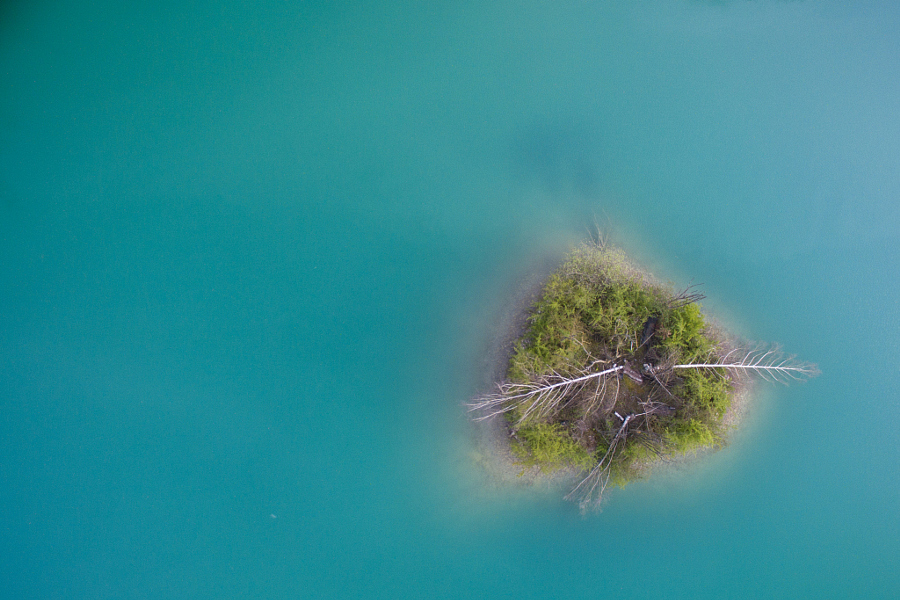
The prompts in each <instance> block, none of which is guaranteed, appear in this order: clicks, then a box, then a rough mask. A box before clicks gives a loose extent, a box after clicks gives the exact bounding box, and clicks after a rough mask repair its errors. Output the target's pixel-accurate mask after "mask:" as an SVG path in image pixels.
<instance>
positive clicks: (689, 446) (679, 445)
mask: <svg viewBox="0 0 900 600" xmlns="http://www.w3.org/2000/svg"><path fill="white" fill-rule="evenodd" d="M664 437H665V438H666V441H667V442H668V443H669V444H671V445H672V446H673V447H674V448H675V450H677V451H678V452H681V453H684V452H690V451H693V450H697V449H699V448H708V447H713V446H718V445H720V444H721V440H720V439H719V437H718V436H717V435H716V434H715V433H713V431H712V430H711V429H710V428H709V426H708V425H707V424H706V423H704V422H702V421H700V420H698V419H688V420H687V421H677V422H674V423H672V426H671V428H669V429H667V430H666V433H665V436H664Z"/></svg>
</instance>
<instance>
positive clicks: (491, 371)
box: [470, 251, 758, 490]
mask: <svg viewBox="0 0 900 600" xmlns="http://www.w3.org/2000/svg"><path fill="white" fill-rule="evenodd" d="M618 259H619V260H621V261H622V264H623V265H624V266H625V267H626V268H627V270H628V272H629V274H631V275H633V276H635V277H638V278H640V279H641V280H642V281H643V282H645V283H646V284H648V285H654V286H660V285H663V286H668V285H669V284H665V283H662V282H661V280H660V279H659V278H658V277H657V276H655V275H654V274H653V273H651V272H650V271H648V270H646V269H644V268H643V267H641V266H640V265H638V264H637V263H635V262H634V261H633V260H632V259H631V258H630V257H628V256H627V255H626V254H625V253H624V252H621V251H620V252H619V256H618ZM559 266H560V263H557V264H556V265H551V264H550V261H549V260H545V261H543V262H540V263H536V267H535V268H533V269H530V270H529V271H528V272H529V275H526V276H525V278H524V279H523V280H522V281H520V283H519V284H518V285H517V286H515V289H514V290H513V292H512V293H511V294H510V295H509V296H508V298H509V300H508V301H507V302H505V303H504V304H503V305H502V306H501V307H500V308H499V309H498V311H497V318H496V319H495V320H494V321H493V322H494V323H495V325H494V326H493V327H492V328H491V329H492V331H491V334H492V336H491V340H492V342H491V343H490V344H488V346H487V347H486V348H485V350H484V355H483V356H484V358H483V367H484V368H483V377H482V381H483V383H482V385H481V386H480V387H481V389H480V393H483V392H484V391H485V390H487V389H490V388H492V387H494V386H496V385H497V384H498V383H499V382H502V381H504V380H505V379H506V373H507V370H508V368H509V362H510V359H511V358H512V355H513V350H514V347H515V342H516V341H517V340H519V339H520V338H521V337H522V335H524V333H525V332H526V331H527V329H528V317H529V315H530V312H531V309H532V307H533V305H534V303H535V302H536V301H537V300H538V299H539V298H540V296H541V293H542V291H543V288H544V286H545V284H546V283H547V280H548V279H549V277H550V276H551V275H552V274H553V273H554V272H555V271H556V269H557V268H559ZM708 327H709V329H710V330H711V332H712V333H713V335H714V336H715V337H716V338H717V339H720V340H722V342H723V343H724V344H726V345H728V346H736V345H738V344H737V342H738V338H737V337H736V336H734V335H732V334H731V333H730V332H729V330H728V328H727V327H725V326H724V325H723V324H722V323H721V322H720V321H719V320H718V319H715V318H714V317H708ZM732 385H733V389H732V392H731V399H730V400H731V401H730V404H729V407H728V409H727V410H726V412H725V414H724V415H723V417H722V420H721V426H722V429H723V431H722V434H721V438H722V444H721V446H718V447H717V446H706V447H701V448H697V449H694V450H692V451H690V452H687V453H684V454H679V453H677V452H671V453H669V454H666V455H664V456H661V457H659V458H653V459H648V460H646V461H641V462H637V463H635V464H634V465H633V480H638V479H645V478H647V477H649V476H651V475H652V473H653V472H655V471H665V470H669V469H676V468H678V469H680V468H684V467H686V466H690V465H693V464H696V463H699V462H700V461H701V460H702V459H703V457H705V456H708V455H710V454H711V453H713V452H715V451H716V450H717V449H721V448H724V447H727V446H729V445H730V444H731V442H732V441H733V440H734V439H735V437H736V435H737V433H738V432H739V431H740V429H741V426H742V425H743V424H744V422H745V421H746V419H747V417H748V415H749V413H750V411H751V409H752V404H753V395H754V391H755V389H756V385H758V382H756V381H754V380H751V379H749V378H746V379H744V378H732ZM470 422H471V423H472V425H473V426H474V427H473V429H474V433H475V445H476V447H475V448H474V451H475V455H476V456H478V457H479V458H478V460H476V461H475V462H477V463H478V465H477V466H478V468H479V469H481V470H482V471H483V472H484V474H485V475H486V476H487V477H488V478H489V479H490V481H491V482H492V483H493V484H494V485H504V486H507V485H513V486H527V487H540V488H545V489H547V490H551V489H552V490H555V489H556V488H561V487H562V486H564V485H566V484H571V483H573V482H576V481H577V480H578V479H577V478H578V477H579V476H583V475H584V474H585V473H586V471H585V470H581V469H576V468H573V467H564V468H560V469H556V470H554V471H551V472H544V471H542V470H541V468H540V467H539V466H536V465H535V466H531V467H526V466H523V465H521V464H519V463H517V462H516V457H515V456H513V454H512V452H511V450H510V444H509V437H510V430H509V426H508V425H507V422H506V420H505V419H504V418H503V417H502V416H501V415H498V416H495V417H493V418H491V419H488V420H486V421H480V422H475V421H472V420H471V419H470Z"/></svg>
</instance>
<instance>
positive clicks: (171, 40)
mask: <svg viewBox="0 0 900 600" xmlns="http://www.w3.org/2000/svg"><path fill="white" fill-rule="evenodd" d="M897 31H900V11H898V10H897V8H896V6H895V5H894V4H893V3H891V2H883V3H878V2H850V3H847V2H840V3H839V2H699V1H685V2H643V3H630V2H629V3H625V2H524V3H523V2H509V3H503V2H491V3H481V4H472V3H437V2H433V3H412V2H410V3H405V4H401V3H383V4H378V5H373V4H372V3H369V4H364V3H354V4H350V3H328V2H274V1H264V2H249V3H236V2H230V3H227V4H222V3H208V4H205V5H200V4H195V3H194V4H192V3H174V2H169V3H165V2H155V3H146V5H145V6H137V7H135V6H132V5H123V4H121V3H108V4H106V5H101V4H99V3H93V4H91V5H89V6H88V5H85V3H74V2H34V3H28V4H26V3H12V4H11V5H10V4H8V5H4V7H3V8H2V9H0V80H2V84H3V85H2V91H0V286H2V293H0V314H2V319H0V361H2V362H0V364H2V371H0V372H2V376H0V415H2V416H0V449H2V452H0V481H2V485H0V509H2V510H0V550H2V556H3V560H2V561H0V589H2V590H5V591H6V593H5V594H4V597H9V598H66V599H73V598H129V599H130V598H154V599H157V598H198V599H203V598H279V599H280V598H397V597H409V598H518V599H521V598H587V597H591V598H596V597H616V598H620V599H622V598H647V597H654V598H738V597H740V598H773V597H774V598H795V597H809V598H847V597H866V598H893V597H896V595H897V593H898V589H900V575H898V573H900V569H898V566H900V565H898V562H897V556H898V554H900V513H898V511H897V506H898V505H900V453H898V451H897V447H898V443H897V442H898V434H897V426H896V423H897V419H898V417H900V403H898V394H897V392H896V387H895V385H896V379H897V377H898V368H897V363H896V356H897V354H898V342H897V334H898V326H897V323H898V322H900V311H898V305H897V302H896V294H897V291H898V287H900V285H898V278H897V273H898V268H900V251H898V238H900V235H898V231H900V203H898V198H900V111H898V98H900V46H898V44H897V33H896V32H897ZM595 222H601V223H604V224H607V226H608V227H609V228H610V229H611V230H612V231H613V236H614V238H615V239H616V240H617V241H618V242H619V243H621V244H622V245H624V246H625V247H626V248H627V249H628V250H629V251H631V252H632V253H633V254H635V255H636V256H638V257H639V258H640V259H641V260H642V261H644V262H645V263H646V264H648V265H649V266H650V267H652V268H653V269H654V270H656V271H657V272H658V273H659V274H661V275H662V276H663V277H666V278H668V279H671V280H673V281H676V282H678V283H682V284H687V283H689V282H692V281H693V282H704V284H705V285H704V290H705V293H706V294H707V296H708V299H707V300H706V301H705V307H706V308H707V309H708V310H709V311H710V312H712V313H713V314H714V315H716V316H717V317H718V318H720V319H722V320H725V321H726V322H729V323H731V324H732V326H733V327H734V328H735V329H736V330H737V331H739V332H740V333H741V334H743V335H744V336H746V337H748V338H750V339H755V340H770V341H776V342H780V343H781V344H783V346H784V347H785V349H786V350H787V351H789V352H792V353H797V354H798V355H800V356H801V357H802V358H804V359H807V360H810V361H813V362H816V363H818V364H819V366H820V368H821V369H822V371H823V375H822V376H821V377H819V378H818V379H816V380H813V381H811V382H809V383H807V384H804V385H799V386H791V387H787V388H765V389H764V393H763V394H762V396H761V398H760V400H759V403H758V408H757V410H755V411H754V413H753V415H752V417H751V418H750V420H749V423H748V425H747V427H746V428H745V430H744V431H743V433H742V434H741V435H740V436H738V438H737V439H736V441H735V442H734V443H733V444H732V445H731V446H730V447H729V448H727V449H726V450H724V451H723V452H721V453H719V454H717V455H715V456H714V457H711V458H710V459H708V460H706V461H704V462H702V463H701V464H700V465H697V466H695V467H693V468H687V469H681V470H679V471H677V472H675V473H670V474H666V475H662V476H659V477H657V478H654V479H651V480H648V481H645V482H641V483H637V484H635V485H632V486H629V487H628V488H626V489H624V490H616V491H614V492H613V493H612V494H610V497H609V502H608V504H607V505H606V507H605V509H604V511H603V512H602V513H599V514H595V515H588V516H586V517H582V516H581V515H579V514H578V512H577V509H576V507H574V506H572V505H570V504H568V503H565V502H563V501H562V500H561V499H560V496H561V495H562V494H561V493H558V491H553V490H550V491H548V490H545V489H532V488H516V487H512V488H510V487H508V486H506V487H505V486H502V485H497V484H496V482H495V481H493V480H492V479H491V478H490V477H489V476H487V475H485V473H484V471H483V470H482V469H481V468H480V467H479V466H478V464H477V462H476V460H475V459H474V457H473V453H472V451H473V449H475V448H476V446H475V444H474V442H473V439H472V437H473V434H472V429H471V427H470V425H469V424H468V423H467V421H466V417H465V414H464V410H463V402H465V401H466V400H467V399H468V398H470V397H471V396H472V394H474V393H476V392H477V391H478V390H479V389H481V387H482V386H483V385H484V382H485V379H486V377H487V375H486V374H487V372H488V367H487V366H486V364H485V361H484V355H485V352H486V349H487V348H489V346H490V342H491V332H492V331H493V329H492V327H493V326H494V324H495V323H496V322H497V320H498V318H499V315H500V314H501V313H502V311H503V306H504V302H505V300H506V298H507V297H508V295H509V294H510V293H511V291H512V290H514V289H515V287H516V281H517V280H519V279H520V278H521V277H523V276H526V275H528V274H529V273H531V272H533V271H534V270H535V269H536V268H538V267H537V266H536V265H541V264H543V263H544V262H545V261H547V260H550V261H552V260H558V258H559V257H560V256H561V255H562V253H563V252H565V250H566V248H567V247H569V245H570V244H572V243H574V242H576V241H578V240H580V239H583V238H585V237H586V236H587V235H588V233H589V231H590V230H591V229H592V228H593V224H594V223H595Z"/></svg>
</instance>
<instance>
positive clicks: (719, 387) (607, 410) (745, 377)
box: [469, 240, 818, 510]
mask: <svg viewBox="0 0 900 600" xmlns="http://www.w3.org/2000/svg"><path fill="white" fill-rule="evenodd" d="M702 299H703V295H702V294H700V293H698V292H696V288H695V287H694V286H691V287H689V288H687V289H685V290H683V291H681V292H676V291H675V290H673V288H672V287H671V286H669V285H663V284H660V283H658V282H656V281H655V280H653V279H652V278H651V277H650V276H649V275H648V274H647V273H645V272H643V271H641V270H640V269H638V268H637V267H636V266H635V265H633V264H632V263H631V261H629V260H628V258H627V257H626V256H625V254H624V253H623V252H622V251H621V250H619V249H617V248H614V247H611V246H609V245H607V244H606V243H604V242H603V241H602V240H601V241H594V242H589V243H585V244H583V245H581V246H580V247H578V248H576V249H575V250H574V251H573V252H572V253H571V254H570V255H569V257H568V258H567V260H566V261H565V262H564V263H563V265H562V266H561V267H559V269H558V270H557V271H556V272H555V273H553V274H552V275H551V276H550V278H549V280H548V281H547V282H546V283H545V285H544V287H543V290H542V292H541V295H540V298H539V300H538V301H537V302H536V303H535V304H534V306H533V307H531V309H530V312H529V315H528V319H527V324H526V327H525V328H524V332H523V333H522V335H521V336H520V337H519V338H518V339H517V340H516V341H515V343H514V345H513V349H512V352H511V356H510V358H509V366H508V369H507V373H506V379H505V381H503V382H501V383H499V384H498V385H497V391H496V392H494V393H491V394H487V395H484V396H481V397H479V398H477V399H475V401H473V402H472V403H471V404H470V405H469V409H470V411H471V412H472V413H473V414H474V415H475V420H478V421H484V420H490V419H494V418H504V419H505V428H504V429H505V431H507V432H508V434H509V449H510V451H511V453H512V455H513V456H514V457H515V459H516V460H517V462H518V463H519V464H520V465H522V466H523V467H536V468H539V469H540V471H541V472H544V473H550V472H553V471H556V470H558V469H570V470H574V471H576V472H579V473H582V474H583V476H582V477H581V478H580V479H579V480H578V483H577V485H575V487H574V488H573V489H572V490H571V492H570V493H569V494H568V496H566V498H567V499H570V500H574V501H577V502H578V503H579V506H580V507H581V508H582V510H584V509H586V508H589V507H599V505H600V503H601V501H602V499H603V494H604V491H605V490H606V488H607V486H608V484H609V483H610V482H613V483H615V484H618V485H624V484H626V483H627V482H628V481H630V480H632V479H634V478H635V477H637V476H639V475H640V474H641V473H642V472H643V471H644V470H645V469H646V467H647V465H649V464H652V463H653V462H655V461H658V460H665V459H667V458H670V457H674V456H679V455H684V454H688V453H692V452H694V451H696V450H699V449H716V448H719V447H721V446H722V445H723V444H724V443H725V441H726V437H727V433H728V428H729V418H728V416H729V411H730V409H731V407H732V402H733V399H734V398H735V395H736V394H738V393H741V392H743V391H745V387H746V385H747V383H748V381H749V380H750V377H752V376H754V375H755V376H758V377H759V378H762V379H765V380H770V381H778V382H783V383H786V382H788V381H791V380H802V379H806V378H808V377H811V376H814V375H815V374H817V372H818V371H817V369H816V367H815V366H814V365H810V364H806V363H801V362H797V361H796V360H794V359H793V358H786V357H784V356H783V355H782V354H781V353H780V352H779V351H778V350H777V349H775V348H769V347H757V346H746V345H743V344H740V343H738V342H736V341H735V340H733V339H732V338H731V337H729V336H727V335H726V334H725V333H724V332H723V331H722V330H721V329H718V328H716V327H714V326H712V325H711V324H710V323H709V322H708V321H707V319H706V318H705V317H704V315H703V313H702V312H701V311H700V305H699V301H700V300H702Z"/></svg>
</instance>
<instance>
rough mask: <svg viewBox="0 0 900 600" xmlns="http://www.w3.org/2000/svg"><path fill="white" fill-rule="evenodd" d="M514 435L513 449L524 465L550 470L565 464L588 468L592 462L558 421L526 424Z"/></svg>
mask: <svg viewBox="0 0 900 600" xmlns="http://www.w3.org/2000/svg"><path fill="white" fill-rule="evenodd" d="M516 438H517V439H516V440H515V441H514V442H513V444H512V446H511V449H512V452H513V454H514V455H515V456H516V458H517V459H518V461H519V463H520V464H522V465H524V466H526V467H531V466H534V465H538V466H540V468H541V471H544V472H550V471H554V470H556V469H558V468H560V467H567V466H573V467H577V468H588V467H590V466H591V464H592V459H591V456H590V455H589V454H588V452H587V451H586V450H585V449H584V448H582V447H581V445H579V444H578V442H576V441H575V440H573V439H572V437H571V436H570V435H569V433H568V432H567V431H566V430H565V429H564V428H563V427H562V426H561V425H558V424H554V423H536V424H533V425H526V426H523V427H521V428H519V430H518V431H517V432H516Z"/></svg>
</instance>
